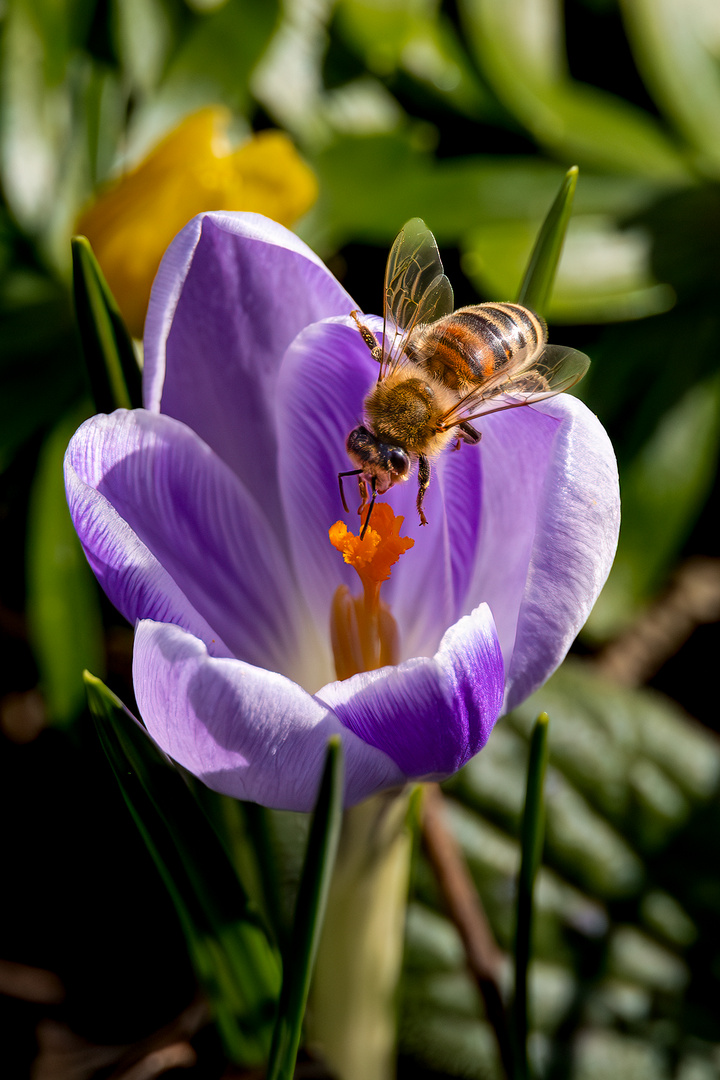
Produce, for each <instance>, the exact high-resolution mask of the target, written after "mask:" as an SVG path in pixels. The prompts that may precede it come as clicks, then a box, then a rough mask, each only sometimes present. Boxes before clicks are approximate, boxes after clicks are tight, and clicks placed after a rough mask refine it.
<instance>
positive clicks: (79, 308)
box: [72, 236, 142, 413]
mask: <svg viewBox="0 0 720 1080" xmlns="http://www.w3.org/2000/svg"><path fill="white" fill-rule="evenodd" d="M72 255H73V292H74V296H75V312H76V315H77V321H78V327H79V329H80V337H81V340H82V346H83V352H84V353H85V361H86V364H87V369H88V374H89V376H90V385H91V388H92V392H93V397H94V399H95V405H96V407H97V409H98V411H99V412H107V413H109V412H112V411H113V410H114V409H118V408H120V409H132V408H137V407H139V406H140V405H141V404H142V379H141V375H140V368H139V365H138V362H137V357H136V355H135V349H134V347H133V343H132V339H131V337H130V334H129V332H128V329H127V327H126V326H125V323H124V321H123V317H122V315H121V314H120V309H119V308H118V306H117V303H116V301H115V298H114V296H113V295H112V293H111V292H110V288H109V286H108V284H107V282H106V281H105V278H104V276H103V272H102V270H101V269H100V266H99V264H98V261H97V259H96V258H95V255H94V254H93V250H92V248H91V246H90V243H89V241H88V240H87V239H86V237H84V236H75V237H73V240H72Z"/></svg>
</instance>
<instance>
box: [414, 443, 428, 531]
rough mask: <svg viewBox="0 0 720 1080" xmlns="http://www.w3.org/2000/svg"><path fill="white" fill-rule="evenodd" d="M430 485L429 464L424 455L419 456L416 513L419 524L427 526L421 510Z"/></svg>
mask: <svg viewBox="0 0 720 1080" xmlns="http://www.w3.org/2000/svg"><path fill="white" fill-rule="evenodd" d="M429 483H430V462H429V461H428V459H427V458H426V457H425V455H424V454H420V456H419V457H418V493H417V503H416V506H417V512H418V514H419V515H420V524H421V525H427V523H428V520H427V518H426V517H425V512H424V510H423V508H422V504H423V499H424V498H425V492H426V491H427V489H428V485H429Z"/></svg>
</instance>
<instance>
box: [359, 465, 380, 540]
mask: <svg viewBox="0 0 720 1080" xmlns="http://www.w3.org/2000/svg"><path fill="white" fill-rule="evenodd" d="M375 486H376V480H375V477H374V476H373V478H372V499H371V500H370V506H369V508H368V512H367V517H366V518H365V524H364V525H363V527H362V531H361V533H360V539H361V540H363V539H364V538H365V533H366V532H367V527H368V525H369V524H370V515H371V514H372V509H373V506H374V505H375V496H376V495H377V491H376V490H375Z"/></svg>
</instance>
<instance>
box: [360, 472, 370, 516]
mask: <svg viewBox="0 0 720 1080" xmlns="http://www.w3.org/2000/svg"><path fill="white" fill-rule="evenodd" d="M358 488H359V489H360V498H361V499H362V502H361V503H360V505H359V506H358V514H360V515H362V512H363V510H364V509H365V507H366V506H367V501H368V489H367V484H366V483H365V479H364V478H363V477H362V476H358Z"/></svg>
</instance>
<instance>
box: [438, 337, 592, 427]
mask: <svg viewBox="0 0 720 1080" xmlns="http://www.w3.org/2000/svg"><path fill="white" fill-rule="evenodd" d="M589 367H590V360H589V358H588V357H587V356H585V354H584V353H581V352H578V351H577V350H576V349H567V348H565V346H563V345H546V346H545V348H544V349H543V350H542V352H541V353H540V355H539V356H538V357H537V358H536V359H535V360H532V361H531V363H530V365H529V366H528V367H526V368H524V369H523V370H519V371H514V372H508V370H507V368H506V369H505V370H504V371H502V372H500V373H499V374H498V375H497V376H491V377H490V378H489V379H486V380H484V381H483V382H482V384H481V385H480V386H478V387H476V388H475V389H474V390H471V391H470V393H469V394H466V395H465V397H463V398H461V399H460V401H458V403H457V404H456V405H454V406H453V408H452V409H450V410H449V411H448V412H446V413H445V414H444V415H443V416H442V417H441V418H440V422H441V423H442V425H443V427H445V428H449V427H454V426H455V425H456V424H461V423H463V421H466V420H474V419H476V417H478V416H485V415H487V414H488V413H492V412H501V411H502V410H503V409H514V408H517V406H519V405H531V404H532V403H533V402H534V401H542V400H543V399H544V398H549V397H555V395H556V394H562V392H563V390H569V389H570V387H571V386H574V385H575V383H577V382H580V380H581V379H582V377H583V375H584V374H585V372H586V371H587V369H588V368H589Z"/></svg>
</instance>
